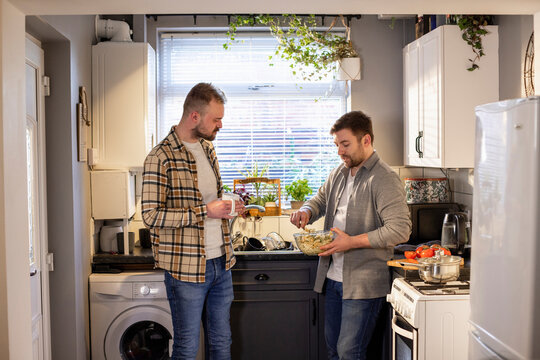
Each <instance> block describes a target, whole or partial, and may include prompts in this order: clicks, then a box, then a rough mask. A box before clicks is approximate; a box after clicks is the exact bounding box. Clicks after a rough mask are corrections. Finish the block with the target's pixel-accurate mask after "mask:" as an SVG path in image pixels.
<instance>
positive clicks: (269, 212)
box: [264, 201, 281, 216]
mask: <svg viewBox="0 0 540 360" xmlns="http://www.w3.org/2000/svg"><path fill="white" fill-rule="evenodd" d="M264 209H265V211H264V215H266V216H279V215H281V212H280V208H279V207H278V206H277V204H276V203H275V202H271V201H269V202H267V203H265V204H264Z"/></svg>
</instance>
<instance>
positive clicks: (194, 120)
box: [189, 111, 201, 124]
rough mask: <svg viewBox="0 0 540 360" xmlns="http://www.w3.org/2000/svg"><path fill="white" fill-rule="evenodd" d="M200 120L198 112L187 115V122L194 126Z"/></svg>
mask: <svg viewBox="0 0 540 360" xmlns="http://www.w3.org/2000/svg"><path fill="white" fill-rule="evenodd" d="M200 119H201V115H200V114H199V112H198V111H192V112H191V113H190V114H189V120H190V121H191V122H192V123H194V124H198V123H199V120H200Z"/></svg>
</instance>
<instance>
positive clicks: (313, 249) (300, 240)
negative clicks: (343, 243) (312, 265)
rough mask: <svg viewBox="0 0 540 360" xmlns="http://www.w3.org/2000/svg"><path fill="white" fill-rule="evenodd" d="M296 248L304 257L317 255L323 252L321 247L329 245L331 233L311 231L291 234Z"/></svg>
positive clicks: (331, 238)
mask: <svg viewBox="0 0 540 360" xmlns="http://www.w3.org/2000/svg"><path fill="white" fill-rule="evenodd" d="M293 236H294V241H295V242H296V246H297V247H298V249H300V251H302V252H303V253H304V254H306V255H317V254H320V253H322V252H323V250H321V246H323V245H326V244H329V243H331V242H332V240H333V233H332V232H331V231H324V230H318V231H312V230H308V231H307V232H304V233H296V234H293Z"/></svg>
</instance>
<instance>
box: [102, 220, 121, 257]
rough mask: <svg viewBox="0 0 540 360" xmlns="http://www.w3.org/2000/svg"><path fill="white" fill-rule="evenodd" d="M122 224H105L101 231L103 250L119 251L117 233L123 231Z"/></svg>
mask: <svg viewBox="0 0 540 360" xmlns="http://www.w3.org/2000/svg"><path fill="white" fill-rule="evenodd" d="M122 231H123V229H122V227H121V226H117V225H104V226H102V227H101V230H100V232H99V247H100V248H101V251H102V252H118V245H117V243H116V234H117V233H120V232H122Z"/></svg>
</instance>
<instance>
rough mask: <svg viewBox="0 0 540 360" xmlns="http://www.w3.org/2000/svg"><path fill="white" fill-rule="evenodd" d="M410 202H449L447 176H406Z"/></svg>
mask: <svg viewBox="0 0 540 360" xmlns="http://www.w3.org/2000/svg"><path fill="white" fill-rule="evenodd" d="M404 181H405V193H406V194H407V203H408V204H418V203H439V202H448V200H449V197H448V180H447V179H446V178H405V179H404Z"/></svg>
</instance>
